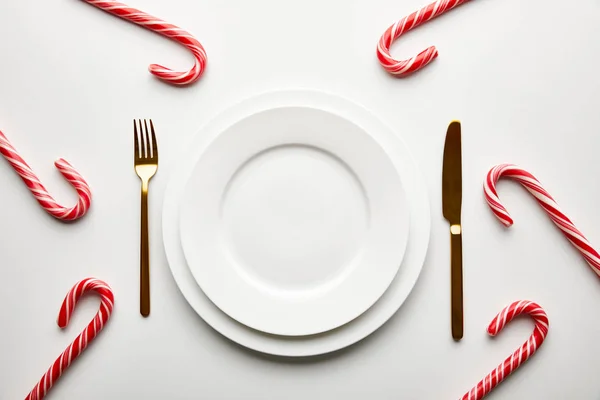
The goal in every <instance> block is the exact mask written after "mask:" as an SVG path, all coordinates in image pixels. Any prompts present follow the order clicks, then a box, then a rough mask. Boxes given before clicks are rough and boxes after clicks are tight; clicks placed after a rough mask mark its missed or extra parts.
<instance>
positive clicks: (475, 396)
mask: <svg viewBox="0 0 600 400" xmlns="http://www.w3.org/2000/svg"><path fill="white" fill-rule="evenodd" d="M523 313H525V314H529V315H530V316H531V317H532V318H533V320H534V321H535V329H534V331H533V333H532V334H531V336H530V337H529V339H528V340H527V341H526V342H525V343H524V344H523V345H522V346H521V347H519V348H518V349H517V350H516V351H515V352H514V353H513V354H512V355H511V356H509V357H508V358H507V359H506V360H504V362H503V363H502V364H500V365H498V367H497V368H496V369H495V370H493V371H492V372H490V373H489V374H488V375H487V376H486V377H485V378H483V379H482V380H481V381H480V382H479V383H478V384H477V385H476V386H475V387H473V389H471V390H469V391H468V392H467V393H465V395H464V396H462V397H461V398H460V400H480V399H483V398H484V397H485V396H487V395H488V394H489V393H490V392H491V391H492V389H494V388H495V387H496V386H498V384H499V383H500V382H502V381H503V380H504V379H506V377H508V376H509V375H510V374H511V373H512V372H513V371H514V370H516V369H517V368H519V366H521V364H522V363H524V362H525V361H527V359H528V358H529V357H531V356H532V355H533V353H535V351H536V350H537V349H538V347H540V346H541V345H542V342H543V341H544V339H545V338H546V335H547V334H548V316H547V315H546V312H545V311H544V310H543V309H542V307H540V306H539V305H537V304H536V303H534V302H532V301H516V302H514V303H512V304H511V305H509V306H508V307H505V308H504V309H503V310H502V311H500V313H499V314H498V315H496V317H495V318H494V319H493V320H492V322H491V323H490V325H489V326H488V329H487V331H488V333H489V334H490V335H491V336H496V335H497V334H498V333H500V331H502V329H503V328H504V326H505V325H506V324H508V323H509V322H510V321H512V320H513V319H514V318H515V317H516V316H518V315H519V314H523Z"/></svg>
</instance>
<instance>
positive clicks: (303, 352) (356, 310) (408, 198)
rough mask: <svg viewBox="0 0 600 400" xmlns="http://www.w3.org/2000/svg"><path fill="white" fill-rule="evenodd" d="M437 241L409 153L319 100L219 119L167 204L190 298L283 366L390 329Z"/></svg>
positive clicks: (169, 244) (295, 95) (373, 123)
mask: <svg viewBox="0 0 600 400" xmlns="http://www.w3.org/2000/svg"><path fill="white" fill-rule="evenodd" d="M429 230H430V216H429V204H428V199H427V192H426V189H425V185H424V183H423V181H422V177H421V176H420V174H419V172H418V170H417V167H416V165H415V163H414V160H413V159H412V157H411V156H410V153H409V151H408V149H407V148H406V146H405V145H404V143H403V142H402V141H401V140H400V139H399V138H398V137H397V136H396V135H395V133H394V132H393V131H392V130H391V129H390V128H389V127H387V126H386V125H385V124H383V123H382V122H380V121H379V120H378V119H376V118H375V117H374V116H373V115H371V114H370V113H369V112H368V111H366V110H365V109H363V108H361V107H360V106H358V105H356V104H353V103H351V102H349V101H347V100H344V99H341V98H339V97H336V96H333V95H329V94H324V93H320V92H313V91H303V90H299V91H281V92H273V93H267V94H263V95H260V96H257V97H254V98H251V99H248V100H245V101H243V102H241V103H239V104H237V105H235V106H233V107H231V108H230V109H228V110H227V111H226V112H224V113H223V114H221V115H220V116H218V117H217V118H216V119H214V120H213V121H211V122H210V123H209V124H208V125H207V126H205V127H204V128H203V129H202V130H201V132H200V133H199V134H198V136H197V138H196V139H195V140H194V142H193V143H192V144H191V146H190V147H189V151H188V152H187V154H186V155H185V156H184V157H183V158H181V159H180V160H179V163H178V165H177V166H176V167H175V168H174V170H173V171H172V175H171V178H170V181H169V185H168V187H167V191H166V194H165V198H164V210H163V239H164V244H165V250H166V253H167V259H168V262H169V265H170V267H171V271H172V273H173V276H174V278H175V281H176V282H177V284H178V286H179V288H180V290H181V292H182V293H183V295H184V297H185V298H186V299H187V300H188V302H189V303H190V305H191V306H192V307H193V308H194V310H196V312H197V313H198V314H199V315H200V316H201V317H202V318H203V319H204V320H205V321H206V322H207V323H208V324H209V325H211V326H212V327H213V328H214V329H216V330H217V331H219V332H220V333H221V334H223V335H224V336H226V337H228V338H229V339H231V340H233V341H235V342H237V343H239V344H241V345H243V346H246V347H249V348H251V349H254V350H257V351H260V352H264V353H270V354H275V355H282V356H309V355H316V354H322V353H327V352H330V351H334V350H338V349H340V348H343V347H345V346H348V345H351V344H353V343H355V342H357V341H359V340H361V339H362V338H364V337H366V336H367V335H369V334H370V333H372V332H373V331H375V330H376V329H377V328H378V327H380V326H381V325H382V324H383V323H385V322H386V321H387V320H388V319H389V318H390V317H391V316H392V315H393V314H394V312H395V311H396V310H397V309H398V308H399V307H400V306H401V305H402V303H403V302H404V300H405V299H406V297H407V296H408V294H409V293H410V291H411V289H412V288H413V286H414V284H415V282H416V280H417V278H418V275H419V273H420V271H421V267H422V265H423V262H424V259H425V254H426V251H427V245H428V242H429Z"/></svg>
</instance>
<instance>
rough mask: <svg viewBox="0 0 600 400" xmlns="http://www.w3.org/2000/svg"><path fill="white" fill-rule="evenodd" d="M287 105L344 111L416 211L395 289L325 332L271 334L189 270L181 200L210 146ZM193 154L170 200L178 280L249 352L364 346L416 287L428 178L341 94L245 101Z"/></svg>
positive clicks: (173, 183) (181, 166) (166, 224)
mask: <svg viewBox="0 0 600 400" xmlns="http://www.w3.org/2000/svg"><path fill="white" fill-rule="evenodd" d="M282 106H309V107H314V108H318V109H322V110H325V111H329V112H332V113H335V114H339V115H341V116H343V117H345V118H347V119H349V120H351V121H353V122H354V123H355V124H357V125H359V126H361V127H362V128H363V129H364V130H365V131H367V132H369V133H370V134H371V135H373V137H375V138H376V140H377V141H378V142H379V143H380V144H381V145H382V146H383V147H384V148H385V149H386V151H387V152H388V154H390V156H391V158H392V160H393V162H394V164H395V165H396V167H397V170H398V172H399V174H400V176H401V177H402V183H403V186H404V189H405V192H406V196H407V201H408V206H409V210H410V237H409V238H408V244H407V248H406V252H405V256H404V259H403V262H402V265H401V267H400V269H399V271H398V273H397V274H396V277H395V278H394V280H393V282H392V283H391V285H390V286H389V287H388V290H387V291H386V292H385V293H384V294H383V296H381V298H380V299H379V300H378V301H377V302H376V303H375V304H374V305H373V306H372V307H371V308H370V309H369V310H367V311H366V312H365V313H363V314H362V315H360V316H359V317H358V318H356V319H355V320H353V321H352V322H350V323H348V324H347V325H344V326H342V327H340V328H338V329H334V330H332V331H328V332H325V333H322V334H319V335H311V336H305V337H289V336H277V335H270V334H266V333H263V332H260V331H257V330H254V329H251V328H248V327H247V326H245V325H243V324H241V323H239V322H237V321H235V320H234V319H233V318H230V317H229V316H227V315H226V314H225V313H223V312H222V311H221V310H220V309H219V308H218V307H217V306H215V304H214V303H213V302H212V301H210V299H209V298H208V297H207V296H206V295H205V294H204V293H203V291H202V290H201V289H200V287H199V286H198V284H197V283H196V281H195V279H194V277H193V275H192V273H191V271H190V269H189V268H188V266H187V264H186V260H185V256H184V254H183V250H182V247H181V241H180V234H179V214H180V201H181V198H182V195H183V192H184V189H185V186H186V182H187V181H188V179H189V176H190V174H191V172H192V170H193V168H194V165H195V164H196V162H197V160H198V158H199V157H200V155H201V154H202V153H203V151H204V149H205V148H206V146H208V144H209V143H210V142H211V141H212V140H213V139H214V138H215V137H217V135H219V134H220V133H221V132H223V131H224V130H226V129H227V128H228V127H229V126H231V125H232V124H234V123H235V122H236V121H239V120H240V119H243V118H245V117H247V116H249V115H252V114H255V113H258V112H261V111H264V110H268V109H271V108H274V107H282ZM201 132H202V134H201V135H198V136H197V137H196V138H195V140H194V142H193V143H192V144H191V145H190V146H188V148H189V149H190V150H189V152H188V154H186V155H185V156H184V157H182V158H181V160H180V162H179V163H178V164H177V165H176V166H175V168H174V169H173V171H172V172H171V178H170V181H169V184H168V186H167V190H166V192H165V197H164V203H163V207H164V208H163V221H162V225H163V240H164V245H165V251H166V255H167V260H168V262H169V266H170V268H171V272H172V273H173V277H174V279H175V281H176V283H177V285H178V286H179V289H180V290H181V293H182V294H183V295H184V297H185V298H186V300H187V301H188V302H189V304H190V305H191V306H192V308H193V309H194V310H195V311H196V312H197V313H198V314H199V315H200V316H201V317H202V318H203V319H204V320H205V321H206V322H207V323H208V324H209V325H210V326H212V327H213V328H214V329H215V330H217V331H218V332H220V333H221V334H222V335H224V336H225V337H227V338H229V339H231V340H232V341H235V342H237V343H239V344H240V345H242V346H245V347H248V348H250V349H253V350H256V351H260V352H263V353H269V354H274V355H281V356H289V357H297V356H311V355H316V354H323V353H328V352H331V351H335V350H339V349H341V348H343V347H346V346H349V345H351V344H353V343H356V342H358V341H359V340H361V339H363V338H364V337H366V336H368V335H369V334H371V333H372V332H374V331H375V330H376V329H377V328H379V327H380V326H381V325H382V324H384V323H385V322H386V321H387V320H388V319H389V318H390V317H391V316H392V315H393V314H394V313H395V312H396V310H397V309H398V308H399V307H400V306H401V305H402V303H403V302H404V300H405V299H406V297H407V296H408V295H409V293H410V291H411V290H412V288H413V286H414V284H415V282H416V280H417V278H418V276H419V273H420V272H421V268H422V265H423V262H424V260H425V255H426V252H427V246H428V244H429V232H430V223H431V221H430V215H429V202H428V198H427V191H426V188H425V185H424V183H423V181H422V179H423V178H422V176H421V175H420V172H419V171H418V168H417V166H416V164H415V162H414V160H413V159H412V157H411V154H410V152H409V150H408V149H407V148H406V146H405V144H404V143H403V142H402V141H401V140H400V139H399V138H398V137H396V135H395V134H394V132H393V131H392V130H391V129H390V128H389V127H388V126H387V125H385V124H383V123H382V122H381V121H379V120H378V119H377V118H375V117H374V116H373V115H372V114H370V113H369V112H368V111H367V110H365V109H364V108H362V107H360V106H358V105H356V104H354V103H352V102H349V101H347V100H344V99H342V98H339V97H337V96H333V95H329V94H325V93H320V92H313V91H303V90H298V91H281V92H273V93H266V94H262V95H259V96H257V97H254V98H251V99H248V100H245V101H243V102H241V103H239V104H237V105H235V106H233V107H231V108H229V109H228V110H227V111H225V112H223V113H222V114H220V115H219V116H218V117H216V118H215V119H214V120H212V121H211V122H209V123H208V125H206V126H205V127H204V128H203V129H202V131H201Z"/></svg>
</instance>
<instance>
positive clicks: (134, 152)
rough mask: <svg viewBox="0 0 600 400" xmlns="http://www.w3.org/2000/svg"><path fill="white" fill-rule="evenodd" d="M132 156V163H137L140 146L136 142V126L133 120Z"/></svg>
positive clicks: (137, 141)
mask: <svg viewBox="0 0 600 400" xmlns="http://www.w3.org/2000/svg"><path fill="white" fill-rule="evenodd" d="M133 140H134V141H133V146H134V148H133V155H134V161H138V160H139V159H140V144H139V140H138V131H137V125H136V124H135V119H134V120H133Z"/></svg>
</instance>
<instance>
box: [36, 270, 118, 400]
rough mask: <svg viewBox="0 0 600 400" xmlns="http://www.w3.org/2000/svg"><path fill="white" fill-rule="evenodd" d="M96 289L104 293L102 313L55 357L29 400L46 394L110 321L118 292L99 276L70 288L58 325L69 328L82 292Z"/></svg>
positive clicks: (101, 296) (100, 310) (97, 291)
mask: <svg viewBox="0 0 600 400" xmlns="http://www.w3.org/2000/svg"><path fill="white" fill-rule="evenodd" d="M92 291H93V292H96V293H97V294H98V295H100V309H99V310H98V313H97V314H96V316H95V317H94V319H93V320H92V321H91V322H90V323H89V324H88V326H87V327H86V328H85V329H84V330H83V331H82V332H81V333H80V334H79V336H77V338H76V339H75V340H74V341H73V342H71V344H70V345H68V346H67V348H66V349H65V351H63V353H62V354H61V355H60V356H59V357H58V358H57V359H56V361H54V363H53V364H52V365H51V366H50V368H49V369H48V371H47V372H46V373H45V374H44V376H43V377H42V379H40V381H39V382H38V383H37V385H35V387H34V388H33V390H32V391H31V392H30V393H29V394H28V395H27V397H26V398H25V400H40V399H42V398H44V396H46V393H47V392H48V391H49V390H50V389H51V388H52V386H53V385H54V383H55V382H56V381H57V380H58V378H60V376H61V375H62V374H63V373H64V372H65V370H66V369H67V368H68V367H69V366H70V365H71V363H72V362H73V361H74V360H75V359H76V358H77V357H78V356H79V355H80V354H81V353H82V352H83V351H84V350H85V349H86V348H87V346H88V344H89V343H90V342H91V341H92V340H94V338H95V337H96V335H98V333H99V332H100V331H101V330H102V328H104V325H105V324H106V322H107V321H108V319H109V317H110V314H111V313H112V310H113V305H114V296H113V292H112V289H111V288H110V286H108V284H106V283H105V282H103V281H101V280H99V279H95V278H86V279H83V280H81V281H79V282H77V284H75V286H73V288H71V290H69V292H68V293H67V295H66V297H65V299H64V301H63V303H62V306H61V308H60V312H59V314H58V326H59V327H60V328H65V327H66V326H67V325H68V323H69V320H70V319H71V315H72V314H73V310H74V309H75V306H76V305H77V302H78V301H79V299H80V298H81V296H83V295H84V294H85V293H87V292H92Z"/></svg>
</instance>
